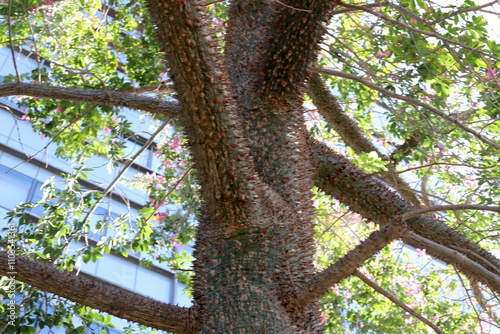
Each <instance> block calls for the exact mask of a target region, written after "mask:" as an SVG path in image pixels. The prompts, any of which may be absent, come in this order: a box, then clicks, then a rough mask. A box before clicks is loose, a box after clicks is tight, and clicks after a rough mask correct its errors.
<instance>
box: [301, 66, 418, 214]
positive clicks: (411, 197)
mask: <svg viewBox="0 0 500 334" xmlns="http://www.w3.org/2000/svg"><path fill="white" fill-rule="evenodd" d="M307 93H308V94H309V96H310V97H311V98H312V100H313V103H314V105H315V106H316V107H317V108H318V111H319V113H320V114H321V115H322V116H323V118H324V119H325V121H326V122H327V123H328V124H329V125H330V126H331V127H332V129H333V130H334V131H335V132H337V133H338V134H339V136H340V137H342V139H343V140H344V142H345V143H346V145H348V146H349V147H351V148H352V149H353V150H354V152H356V153H357V154H361V153H370V152H373V151H374V152H377V154H378V156H379V157H380V158H381V159H382V160H384V161H387V162H388V163H389V164H388V168H389V171H391V172H394V171H396V167H395V166H394V164H393V163H392V161H391V160H390V159H389V158H388V157H387V156H385V155H384V154H382V153H380V152H379V150H378V149H377V148H376V147H375V145H373V144H372V142H370V141H369V140H368V138H366V136H365V134H364V133H363V131H362V130H361V129H360V128H359V127H358V125H357V124H356V122H355V121H354V120H353V119H351V118H350V117H349V116H347V115H346V113H345V112H344V109H343V108H342V107H341V106H340V104H339V103H338V101H337V99H336V98H335V96H333V95H332V94H331V92H330V90H329V89H328V88H327V87H326V85H325V84H324V82H323V80H322V79H321V77H320V76H319V74H318V73H314V74H313V75H312V76H311V79H310V80H309V85H308V91H307ZM383 179H384V181H386V182H387V183H389V184H390V185H391V186H392V187H394V188H395V189H396V190H397V191H398V192H399V193H400V194H401V196H403V198H404V199H406V200H407V201H408V202H410V203H412V204H413V205H415V206H420V201H419V199H418V198H417V196H415V193H414V192H413V191H411V189H410V186H409V185H408V184H407V183H406V181H405V180H403V179H402V178H401V177H400V176H399V175H397V174H389V173H388V174H384V175H383Z"/></svg>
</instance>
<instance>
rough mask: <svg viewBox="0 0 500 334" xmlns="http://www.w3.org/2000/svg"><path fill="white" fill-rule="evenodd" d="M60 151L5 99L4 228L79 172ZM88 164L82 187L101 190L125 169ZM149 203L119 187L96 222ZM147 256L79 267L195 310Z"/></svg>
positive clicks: (1, 124)
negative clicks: (11, 216) (9, 217)
mask: <svg viewBox="0 0 500 334" xmlns="http://www.w3.org/2000/svg"><path fill="white" fill-rule="evenodd" d="M15 57H16V63H17V67H18V70H19V71H22V72H27V71H30V70H31V69H33V68H36V66H39V65H40V64H39V63H38V62H37V61H35V60H34V59H32V58H30V56H29V55H25V54H22V53H16V56H15ZM14 71H15V70H14V66H13V61H12V53H11V50H10V49H9V48H1V49H0V79H2V78H3V77H5V76H6V75H9V74H13V73H15V72H14ZM19 98H21V97H19ZM123 113H124V114H126V117H127V119H128V120H130V121H131V122H132V124H133V130H134V131H137V132H139V131H143V132H145V133H147V132H148V131H146V130H147V129H148V127H149V126H150V124H151V123H150V119H148V118H147V117H146V118H144V115H141V114H140V113H139V112H136V111H133V110H123ZM124 140H125V141H126V143H125V144H126V150H127V151H128V152H127V153H128V155H129V156H132V155H134V154H135V153H136V152H138V151H139V150H140V149H141V148H142V146H141V144H142V143H141V142H140V141H137V140H130V139H124ZM56 148H57V146H56V145H55V144H53V143H51V142H50V139H49V138H44V137H43V136H41V135H40V134H37V133H35V132H34V131H33V128H32V125H31V123H30V121H29V119H28V118H27V117H26V116H25V111H23V110H22V108H20V107H19V106H18V105H16V103H15V101H12V100H7V99H0V189H1V191H0V224H1V226H0V227H6V224H7V221H6V219H5V216H6V214H7V213H8V212H9V211H11V210H12V209H14V208H15V207H16V206H17V205H18V204H20V203H27V202H37V201H39V200H40V199H41V198H42V196H43V192H42V189H41V187H42V185H43V184H44V182H45V181H46V180H47V179H49V178H54V180H55V182H56V183H57V182H58V181H60V180H61V174H63V173H68V174H70V173H72V172H73V170H74V165H73V163H72V162H71V161H66V160H63V159H60V158H58V157H57V156H56V154H55V150H56ZM157 160H158V158H157V157H156V156H155V154H154V153H153V152H152V150H151V149H149V148H146V149H145V150H143V152H142V153H141V155H140V157H139V158H138V159H137V160H136V161H135V162H134V163H133V164H132V166H131V167H130V168H129V169H128V170H127V172H126V175H125V177H129V178H132V177H133V176H134V175H137V174H139V173H154V172H155V169H156V168H157V167H158V166H159V161H157ZM86 164H87V165H89V164H90V166H89V167H91V168H92V169H93V170H92V171H90V172H88V174H89V180H92V181H89V180H81V185H82V187H88V188H91V187H96V186H97V183H99V184H102V185H106V184H110V183H111V182H112V181H113V180H114V178H115V177H116V176H117V173H118V172H119V171H120V166H118V167H116V168H113V169H110V168H109V166H108V168H107V164H108V160H107V159H105V158H100V157H93V158H92V159H90V161H87V162H86ZM147 200H148V199H147V195H146V194H145V193H144V192H142V191H140V190H137V189H134V188H131V187H127V186H126V185H119V186H117V187H116V188H115V189H114V190H113V191H112V192H111V193H110V194H109V195H108V196H107V197H106V199H105V200H103V201H102V202H101V204H100V205H99V207H97V209H96V210H95V212H94V214H93V217H92V218H91V220H95V221H97V220H98V219H101V220H102V219H103V217H106V219H111V220H112V219H114V218H116V217H117V216H118V215H119V214H122V213H127V214H128V215H129V216H130V217H133V216H134V215H136V214H137V211H138V210H139V209H140V208H142V206H143V205H144V203H146V201H147ZM171 209H172V210H175V208H171ZM41 213H42V209H41V208H34V209H33V210H31V211H30V212H29V215H30V217H31V218H32V219H35V220H36V218H37V217H38V216H39V215H40V214H41ZM112 233H113V231H112V230H109V231H104V232H101V233H93V232H92V231H91V232H89V240H90V242H98V241H99V240H101V239H102V238H106V237H107V236H109V235H111V234H112ZM79 242H83V241H77V242H73V244H72V245H71V247H70V249H69V251H71V248H74V249H76V248H78V247H79ZM143 256H146V255H144V254H137V253H129V256H126V257H125V256H123V255H122V254H120V253H117V252H116V253H115V252H111V253H110V254H109V255H105V256H104V257H103V258H101V259H99V260H98V261H96V262H92V261H89V262H87V263H84V262H83V261H80V262H78V263H77V268H76V270H79V271H80V272H81V273H83V274H86V275H91V276H94V277H96V278H98V279H101V280H104V281H108V282H111V283H113V284H115V285H117V286H120V287H123V288H126V289H130V290H133V291H136V292H138V293H140V294H143V295H145V296H149V297H151V298H154V299H157V300H160V301H163V302H166V303H172V304H177V305H181V306H189V305H190V303H191V302H190V298H189V297H188V296H187V294H186V293H185V292H184V291H183V290H184V288H185V286H184V285H183V284H182V283H180V282H179V281H178V280H177V279H176V277H175V274H174V273H173V272H172V271H171V270H170V268H169V267H168V265H166V264H164V263H158V262H155V259H154V258H150V260H151V261H152V262H153V266H152V267H150V268H145V267H143V266H141V263H140V262H141V257H143ZM113 323H114V324H115V326H116V328H117V329H110V332H111V333H115V332H116V333H120V332H121V331H120V329H123V328H124V327H126V326H127V322H126V321H124V320H121V319H117V318H116V319H114V320H113ZM89 331H90V329H89ZM44 332H46V333H49V332H50V333H64V332H65V331H64V330H63V329H58V328H52V329H48V328H45V329H44V330H43V331H40V333H44Z"/></svg>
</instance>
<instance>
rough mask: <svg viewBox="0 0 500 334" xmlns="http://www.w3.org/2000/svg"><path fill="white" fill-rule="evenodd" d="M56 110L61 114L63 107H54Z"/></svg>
mask: <svg viewBox="0 0 500 334" xmlns="http://www.w3.org/2000/svg"><path fill="white" fill-rule="evenodd" d="M56 112H58V113H61V114H62V113H63V112H64V109H63V108H61V107H57V108H56Z"/></svg>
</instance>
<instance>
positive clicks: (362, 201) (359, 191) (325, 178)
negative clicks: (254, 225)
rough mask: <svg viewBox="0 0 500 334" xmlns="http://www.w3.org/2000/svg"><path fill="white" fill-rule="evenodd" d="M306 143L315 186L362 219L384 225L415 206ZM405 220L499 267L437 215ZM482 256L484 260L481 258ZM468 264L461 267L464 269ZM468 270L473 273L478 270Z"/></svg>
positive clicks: (328, 151)
mask: <svg viewBox="0 0 500 334" xmlns="http://www.w3.org/2000/svg"><path fill="white" fill-rule="evenodd" d="M308 146H309V150H310V152H311V156H312V161H313V167H314V172H315V178H314V181H315V184H316V186H318V187H319V188H320V189H321V190H322V191H324V192H325V193H326V194H328V195H330V196H333V197H334V198H336V199H337V200H339V201H340V202H341V203H344V204H346V205H348V206H349V208H350V209H351V210H353V211H354V212H357V213H359V214H361V215H362V216H363V217H364V218H365V219H368V220H371V221H373V222H375V223H377V224H381V225H384V224H387V223H388V222H389V221H390V220H391V219H392V218H393V217H396V216H400V215H404V214H407V213H410V212H412V211H414V210H415V208H414V207H413V206H412V205H410V204H409V203H407V202H406V201H404V200H403V199H402V198H401V197H400V196H398V195H397V194H396V193H395V192H394V191H392V190H391V189H389V188H388V187H387V186H386V185H384V184H383V183H382V182H380V181H378V180H377V179H375V178H373V177H371V176H369V175H367V174H366V173H364V172H363V171H361V170H359V169H358V168H357V167H356V166H354V165H353V164H351V163H350V162H349V161H347V159H345V158H343V157H342V156H340V155H339V154H336V153H335V152H333V151H332V150H331V149H329V148H328V147H327V146H326V145H324V144H322V143H319V142H317V141H315V140H314V139H312V138H309V139H308ZM406 223H407V224H408V227H409V229H411V230H412V231H413V232H415V233H416V234H418V235H420V236H422V237H425V238H427V239H430V240H432V241H434V242H436V243H438V244H439V245H442V246H445V248H446V249H448V248H447V247H451V246H453V245H454V246H458V247H461V248H463V249H468V250H470V251H471V252H473V253H474V254H475V255H476V256H474V255H472V254H462V256H464V255H465V256H467V257H468V258H469V259H470V260H472V261H476V262H478V263H481V264H482V266H483V267H484V268H487V269H488V270H490V271H493V272H494V271H496V270H498V269H500V260H499V259H497V258H496V257H495V256H494V255H493V254H491V253H490V252H488V251H486V250H484V249H483V248H481V247H480V246H479V245H477V244H475V243H473V242H471V241H470V240H469V239H468V238H466V237H465V236H463V235H462V234H460V233H458V232H457V231H455V230H454V229H452V228H450V227H449V226H447V225H446V224H444V223H443V222H441V221H439V220H437V219H436V218H433V217H431V216H428V215H423V214H421V215H419V216H416V217H413V218H410V219H408V220H407V221H406ZM434 250H436V251H440V248H434ZM433 255H434V256H436V257H437V258H440V259H442V260H443V261H445V262H447V260H446V259H448V258H449V257H448V256H447V254H446V253H440V252H437V253H434V254H433ZM481 258H483V259H484V260H485V261H484V260H483V261H481ZM478 266H479V265H478ZM479 267H480V266H479ZM470 268H471V267H466V266H463V267H462V269H464V270H469V269H470ZM484 268H483V271H484V270H485V269H484ZM469 273H470V274H471V275H474V274H477V273H479V272H478V271H472V272H469ZM479 279H481V281H482V282H487V281H488V280H489V279H487V278H481V277H479Z"/></svg>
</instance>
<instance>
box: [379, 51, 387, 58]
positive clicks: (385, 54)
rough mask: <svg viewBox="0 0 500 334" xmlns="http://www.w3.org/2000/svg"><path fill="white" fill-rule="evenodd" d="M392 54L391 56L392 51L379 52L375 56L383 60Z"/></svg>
mask: <svg viewBox="0 0 500 334" xmlns="http://www.w3.org/2000/svg"><path fill="white" fill-rule="evenodd" d="M390 54H391V51H387V52H382V51H379V52H377V54H376V55H375V56H376V57H379V58H381V57H385V56H388V55H390Z"/></svg>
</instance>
